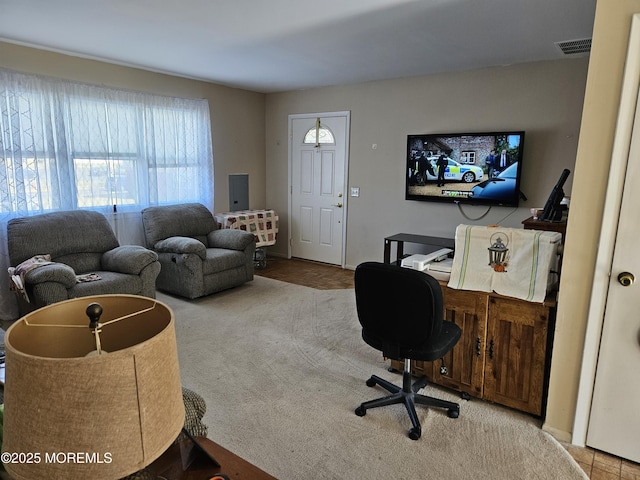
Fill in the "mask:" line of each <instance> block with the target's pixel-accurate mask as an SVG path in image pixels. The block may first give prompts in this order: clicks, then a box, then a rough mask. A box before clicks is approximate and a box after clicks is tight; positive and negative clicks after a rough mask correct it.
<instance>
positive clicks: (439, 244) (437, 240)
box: [384, 233, 455, 264]
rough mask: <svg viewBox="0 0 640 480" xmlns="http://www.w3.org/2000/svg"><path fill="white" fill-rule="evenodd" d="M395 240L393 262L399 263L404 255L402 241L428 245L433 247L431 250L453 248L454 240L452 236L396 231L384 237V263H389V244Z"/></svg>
mask: <svg viewBox="0 0 640 480" xmlns="http://www.w3.org/2000/svg"><path fill="white" fill-rule="evenodd" d="M393 242H396V259H395V263H396V264H400V261H401V260H402V257H403V256H404V243H405V242H407V243H417V244H420V245H429V246H432V247H434V248H433V250H434V251H435V250H438V249H440V248H443V247H444V248H450V249H452V250H453V249H454V248H455V240H454V239H453V238H442V237H428V236H425V235H413V234H411V233H396V234H395V235H391V236H390V237H385V239H384V263H391V244H392V243H393Z"/></svg>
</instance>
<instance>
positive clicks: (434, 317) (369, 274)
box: [355, 262, 462, 440]
mask: <svg viewBox="0 0 640 480" xmlns="http://www.w3.org/2000/svg"><path fill="white" fill-rule="evenodd" d="M355 290H356V305H357V309H358V319H359V320H360V324H361V325H362V338H363V339H364V341H365V342H366V343H368V344H369V345H371V346H372V347H373V348H375V349H377V350H380V351H382V354H383V355H384V356H385V357H387V358H391V359H393V360H402V359H404V360H405V362H404V371H403V373H402V388H400V387H398V386H396V385H394V384H393V383H390V382H388V381H386V380H384V379H383V378H380V377H378V376H376V375H372V376H371V378H370V379H369V380H367V386H369V387H373V386H375V385H380V386H381V387H382V388H384V389H385V390H387V391H389V392H391V395H389V396H386V397H383V398H379V399H376V400H371V401H368V402H364V403H362V404H361V405H360V406H359V407H358V408H356V411H355V413H356V415H358V416H360V417H363V416H364V415H366V413H367V410H368V409H370V408H377V407H383V406H385V405H394V404H397V403H403V404H404V405H405V407H406V408H407V412H408V413H409V417H410V418H411V423H412V424H413V427H412V428H411V429H410V430H409V438H411V439H412V440H418V439H419V438H420V436H421V435H422V427H421V426H420V421H419V420H418V416H417V414H416V409H415V404H419V405H426V406H430V407H439V408H446V409H447V414H448V416H449V417H451V418H458V415H459V414H460V406H459V405H458V404H457V403H454V402H448V401H445V400H440V399H437V398H433V397H428V396H426V395H420V394H418V393H417V392H418V390H420V389H421V388H424V387H425V386H426V384H427V378H426V377H422V378H420V379H418V380H417V381H416V382H415V383H414V384H413V385H411V360H423V361H429V362H430V361H433V360H437V359H439V358H443V357H444V355H445V354H446V353H447V352H449V351H450V350H451V349H452V348H453V347H454V346H455V344H456V343H457V342H458V340H459V339H460V335H461V334H462V331H461V330H460V327H458V326H457V325H456V324H455V323H453V322H449V321H446V320H444V319H443V304H442V303H443V302H442V289H441V287H440V284H439V283H438V281H437V280H436V279H435V278H433V277H432V276H430V275H428V274H426V273H422V272H419V271H417V270H411V269H409V268H402V267H399V266H397V265H393V264H386V263H377V262H366V263H362V264H360V265H358V267H357V268H356V272H355Z"/></svg>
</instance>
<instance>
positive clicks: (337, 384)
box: [158, 277, 587, 480]
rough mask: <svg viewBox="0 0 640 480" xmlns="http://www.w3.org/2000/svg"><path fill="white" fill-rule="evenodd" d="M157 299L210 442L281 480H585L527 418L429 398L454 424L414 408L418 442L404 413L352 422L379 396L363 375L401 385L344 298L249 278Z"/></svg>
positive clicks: (346, 294) (477, 403)
mask: <svg viewBox="0 0 640 480" xmlns="http://www.w3.org/2000/svg"><path fill="white" fill-rule="evenodd" d="M158 299H159V300H161V301H163V302H165V303H167V304H168V305H169V306H170V307H171V308H172V309H173V311H174V313H175V316H176V329H177V338H178V352H179V356H180V369H181V372H182V380H183V384H184V385H185V386H187V387H190V388H192V389H193V390H195V391H196V392H198V393H200V394H201V395H202V396H203V397H204V398H205V399H206V401H207V414H206V415H205V418H204V422H205V423H206V424H207V425H208V426H209V437H210V438H212V439H213V440H215V441H216V442H218V443H220V444H221V445H223V446H225V447H226V448H228V449H230V450H232V451H233V452H235V453H237V454H239V455H240V456H242V457H244V458H246V459H247V460H249V461H250V462H252V463H254V464H256V465H258V466H259V467H261V468H262V469H264V470H266V471H267V472H269V473H271V474H272V475H274V476H275V477H277V478H279V479H281V480H315V479H323V480H324V479H341V480H351V479H353V480H361V479H392V478H393V479H407V480H414V479H471V478H473V479H505V480H513V479H549V480H557V479H584V478H587V477H586V476H585V475H584V474H583V473H582V470H581V469H580V468H579V466H578V465H577V464H576V463H575V462H574V460H573V459H572V458H571V457H570V455H569V454H568V453H567V452H566V451H565V450H564V449H563V448H562V446H561V445H560V444H559V443H557V442H556V441H555V440H554V439H553V438H552V437H551V436H550V435H548V434H546V433H545V432H543V431H542V430H540V428H539V421H537V420H536V419H534V418H533V417H530V416H528V415H524V414H520V413H518V412H514V411H512V410H509V409H506V408H502V407H499V406H495V405H491V404H488V403H486V402H483V401H481V400H476V399H472V400H470V401H462V400H459V397H458V395H457V394H455V393H452V392H448V391H445V390H441V389H436V388H434V387H427V390H428V393H429V394H430V395H436V396H438V395H439V396H441V397H442V398H448V399H454V400H456V401H458V400H459V401H460V408H461V412H460V418H458V419H450V418H448V417H447V415H446V413H445V412H443V411H440V410H428V409H425V408H420V407H419V409H418V416H419V418H420V420H421V422H422V438H421V439H420V440H418V441H413V440H410V439H409V438H408V437H407V430H408V428H409V427H410V426H411V424H410V421H409V418H408V416H407V415H406V413H405V410H404V407H403V406H393V407H385V408H381V409H374V410H370V411H369V412H367V415H366V416H365V417H358V416H356V415H355V414H354V409H355V408H356V407H357V406H358V405H359V404H360V402H362V401H365V400H369V399H372V398H377V397H379V396H382V395H383V394H384V393H385V392H384V391H383V390H382V389H380V388H379V387H375V388H369V387H367V386H366V385H365V380H366V379H367V378H368V377H369V376H370V375H371V374H372V373H376V374H378V375H380V376H382V377H384V378H388V379H390V380H392V381H394V382H396V383H398V382H400V375H397V374H393V373H389V372H387V371H386V364H385V362H384V361H383V359H382V357H381V355H380V353H379V352H377V351H376V350H374V349H372V348H371V347H369V346H368V345H366V344H365V343H364V342H363V341H362V339H361V337H360V325H359V323H358V320H357V316H356V311H355V301H354V293H353V290H326V291H322V290H314V289H310V288H307V287H302V286H298V285H291V284H287V283H284V282H279V281H277V280H271V279H268V278H263V277H255V280H254V281H253V282H251V283H248V284H246V285H244V286H242V287H238V288H235V289H232V290H229V291H226V292H222V293H219V294H216V295H212V296H210V297H207V298H204V299H200V300H195V301H185V300H181V299H177V298H174V297H171V296H168V295H163V294H159V296H158Z"/></svg>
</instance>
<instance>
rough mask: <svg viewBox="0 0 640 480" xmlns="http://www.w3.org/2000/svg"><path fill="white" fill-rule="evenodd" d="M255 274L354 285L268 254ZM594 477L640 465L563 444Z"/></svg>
mask: <svg viewBox="0 0 640 480" xmlns="http://www.w3.org/2000/svg"><path fill="white" fill-rule="evenodd" d="M255 273H256V275H260V276H263V277H268V278H273V279H275V280H281V281H283V282H289V283H295V284H297V285H304V286H307V287H311V288H317V289H319V290H333V289H340V288H353V271H352V270H346V269H342V268H340V267H337V266H334V265H327V264H324V263H318V262H311V261H308V260H299V259H285V258H281V257H268V258H267V265H266V268H264V269H261V270H256V272H255ZM563 446H564V447H565V448H566V449H567V451H568V452H569V453H570V454H571V456H572V457H573V458H574V459H575V460H576V461H577V462H578V464H579V465H580V466H581V467H582V469H583V470H584V471H585V473H586V474H587V476H588V477H589V478H590V479H592V480H640V464H637V463H633V462H629V461H627V460H624V459H621V458H619V457H615V456H613V455H608V454H606V453H603V452H600V451H598V450H594V449H592V448H581V447H576V446H574V445H569V444H563Z"/></svg>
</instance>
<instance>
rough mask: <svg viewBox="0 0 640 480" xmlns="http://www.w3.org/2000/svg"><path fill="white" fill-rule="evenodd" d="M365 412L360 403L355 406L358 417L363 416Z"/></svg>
mask: <svg viewBox="0 0 640 480" xmlns="http://www.w3.org/2000/svg"><path fill="white" fill-rule="evenodd" d="M366 414H367V409H366V408H362V405H360V406H359V407H358V408H356V415H358V416H359V417H364V416H365V415H366Z"/></svg>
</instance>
